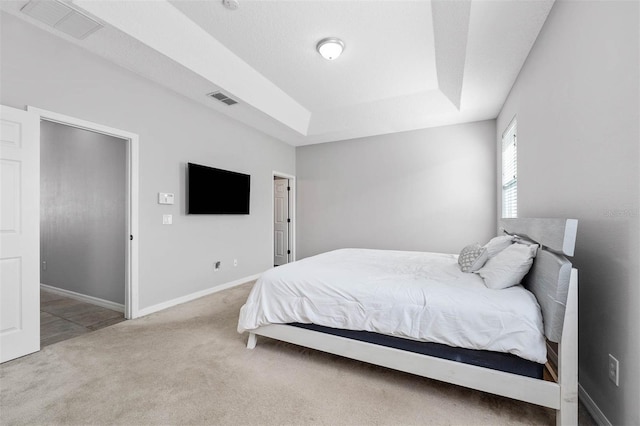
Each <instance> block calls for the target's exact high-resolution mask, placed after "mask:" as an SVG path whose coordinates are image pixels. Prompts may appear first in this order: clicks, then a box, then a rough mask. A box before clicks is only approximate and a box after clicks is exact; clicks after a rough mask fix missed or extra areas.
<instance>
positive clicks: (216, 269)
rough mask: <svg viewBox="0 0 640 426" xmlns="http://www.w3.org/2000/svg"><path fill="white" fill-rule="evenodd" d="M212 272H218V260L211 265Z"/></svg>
mask: <svg viewBox="0 0 640 426" xmlns="http://www.w3.org/2000/svg"><path fill="white" fill-rule="evenodd" d="M213 270H214V271H215V272H218V271H219V270H220V261H219V260H218V261H217V262H216V263H214V264H213Z"/></svg>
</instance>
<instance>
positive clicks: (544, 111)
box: [496, 1, 640, 425]
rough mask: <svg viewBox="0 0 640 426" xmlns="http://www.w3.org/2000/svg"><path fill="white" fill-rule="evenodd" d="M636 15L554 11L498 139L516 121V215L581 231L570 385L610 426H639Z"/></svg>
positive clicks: (578, 5)
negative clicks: (616, 377) (555, 220)
mask: <svg viewBox="0 0 640 426" xmlns="http://www.w3.org/2000/svg"><path fill="white" fill-rule="evenodd" d="M639 4H640V3H638V2H616V1H611V2H602V1H595V2H587V1H584V2H572V1H556V3H555V5H554V7H553V9H552V10H551V13H550V15H549V17H548V19H547V22H546V24H545V26H544V27H543V29H542V31H541V33H540V36H539V37H538V40H537V41H536V43H535V45H534V47H533V50H532V51H531V53H530V55H529V58H528V59H527V62H526V63H525V65H524V68H523V69H522V71H521V73H520V75H519V77H518V79H517V81H516V83H515V86H514V87H513V89H512V91H511V94H510V95H509V97H508V100H507V102H506V104H505V105H504V107H503V109H502V112H501V113H500V115H499V117H498V120H497V129H496V130H497V135H498V139H499V138H500V134H501V132H502V131H503V130H504V128H505V127H506V126H507V125H508V123H509V121H510V120H511V118H512V117H513V116H514V115H515V114H517V117H518V142H519V145H518V213H519V215H520V216H522V217H527V216H550V217H553V216H559V217H563V216H569V217H576V218H578V219H579V225H578V239H577V247H576V256H575V258H574V264H575V266H577V268H578V269H579V316H580V319H579V324H580V325H579V342H580V348H579V357H580V360H579V374H580V378H579V380H580V384H581V385H582V386H583V387H584V389H585V390H586V392H587V393H588V394H589V396H590V397H591V398H592V399H593V400H594V401H595V403H596V404H597V405H598V407H599V408H600V409H601V410H602V412H603V413H604V414H605V416H606V417H607V418H608V419H609V421H611V422H612V423H613V424H616V425H622V424H624V425H638V424H640V408H639V407H640V404H638V402H640V392H639V389H638V386H639V377H640V367H639V363H638V354H639V353H640V343H639V341H640V338H639V336H640V333H638V324H640V289H639V286H638V284H639V268H640V265H639V258H640V252H639V250H638V240H639V234H638V233H639V226H638V225H639V219H640V217H639V204H638V199H639V180H640V177H639V170H638V169H639V150H638V146H639V140H640V133H639V130H638V126H639V125H638V122H639V120H638V118H639V114H640V110H639V107H638V102H639V99H640V97H639V93H640V92H639V89H640V87H639V59H640V58H639V57H638V52H639V50H640V49H639V45H638V43H639V38H640V37H639V35H640V34H639V27H638V17H639V12H640V11H639ZM498 176H500V174H499V173H498ZM609 353H611V354H613V355H614V356H615V357H616V358H618V360H619V361H620V387H616V386H615V385H614V384H613V383H612V382H610V381H609V379H608V378H607V357H608V354H609Z"/></svg>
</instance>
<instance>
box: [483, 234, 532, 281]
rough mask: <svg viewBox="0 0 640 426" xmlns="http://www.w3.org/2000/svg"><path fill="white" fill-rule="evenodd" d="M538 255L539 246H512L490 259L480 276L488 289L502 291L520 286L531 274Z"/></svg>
mask: <svg viewBox="0 0 640 426" xmlns="http://www.w3.org/2000/svg"><path fill="white" fill-rule="evenodd" d="M536 254H538V245H537V244H535V245H528V244H511V245H510V246H509V247H507V248H505V249H504V250H502V251H501V252H500V253H498V254H497V255H496V256H495V257H492V258H491V259H489V260H488V261H487V263H486V265H484V267H483V268H482V269H480V270H479V271H478V274H479V275H480V276H481V277H482V279H483V280H484V283H485V285H486V286H487V287H489V288H491V289H494V290H501V289H505V288H509V287H513V286H514V285H518V284H520V282H521V281H522V279H523V278H524V276H525V275H527V273H528V272H529V269H530V268H531V265H533V259H534V258H535V257H536Z"/></svg>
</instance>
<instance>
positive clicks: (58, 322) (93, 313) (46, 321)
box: [40, 289, 124, 347]
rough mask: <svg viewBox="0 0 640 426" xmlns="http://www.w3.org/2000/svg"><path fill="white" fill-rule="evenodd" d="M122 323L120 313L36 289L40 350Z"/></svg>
mask: <svg viewBox="0 0 640 426" xmlns="http://www.w3.org/2000/svg"><path fill="white" fill-rule="evenodd" d="M121 321H124V315H123V314H122V312H117V311H112V310H111V309H106V308H103V307H101V306H96V305H92V304H90V303H85V302H81V301H79V300H75V299H71V298H69V297H65V296H61V295H58V294H55V293H52V292H49V291H46V290H43V289H41V290H40V347H45V346H48V345H51V344H53V343H57V342H61V341H63V340H67V339H71V338H74V337H77V336H80V335H82V334H85V333H90V332H92V331H95V330H99V329H101V328H104V327H108V326H110V325H113V324H117V323H119V322H121Z"/></svg>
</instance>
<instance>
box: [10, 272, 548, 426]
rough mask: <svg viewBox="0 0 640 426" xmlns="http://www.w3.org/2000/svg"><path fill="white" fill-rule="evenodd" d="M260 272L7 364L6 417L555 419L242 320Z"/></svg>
mask: <svg viewBox="0 0 640 426" xmlns="http://www.w3.org/2000/svg"><path fill="white" fill-rule="evenodd" d="M250 288H251V287H250V283H249V284H245V285H242V286H239V287H235V288H232V289H229V290H225V291H221V292H219V293H215V294H212V295H210V296H207V297H203V298H201V299H198V300H194V301H192V302H189V303H185V304H183V305H180V306H176V307H173V308H170V309H167V310H164V311H161V312H158V313H155V314H152V315H148V316H146V317H143V318H139V319H136V320H131V321H125V322H121V323H119V324H116V325H113V326H110V327H107V328H103V329H101V330H98V331H95V332H93V333H90V334H85V335H82V336H80V337H76V338H74V339H71V340H66V341H64V342H60V343H56V344H53V345H50V346H47V347H45V348H43V349H42V350H41V351H40V352H38V353H35V354H32V355H28V356H25V357H23V358H20V359H17V360H13V361H10V362H7V363H4V364H2V365H1V366H0V423H1V424H3V425H40V424H60V425H62V424H69V425H101V424H110V425H116V424H117V425H147V424H155V425H213V424H221V425H270V424H274V425H275V424H278V425H305V424H318V425H337V424H346V425H399V424H403V425H405V424H406V425H414V424H415V425H418V424H430V425H503V424H504V425H507V424H508V425H551V424H555V413H554V411H553V410H550V409H546V408H543V407H538V406H535V405H531V404H527V403H523V402H518V401H513V400H510V399H508V398H502V397H498V396H494V395H489V394H486V393H483V392H478V391H473V390H469V389H465V388H461V387H458V386H453V385H449V384H446V383H440V382H437V381H433V380H429V379H424V378H420V377H416V376H412V375H409V374H405V373H401V372H397V371H392V370H389V369H385V368H382V367H377V366H373V365H369V364H365V363H361V362H357V361H352V360H348V359H344V358H341V357H337V356H334V355H330V354H326V353H322V352H318V351H314V350H310V349H304V348H300V347H297V346H293V345H289V344H286V343H282V342H276V341H273V340H269V339H266V338H259V340H258V346H257V347H256V348H255V349H254V350H247V349H246V347H245V344H246V338H247V337H246V335H240V334H238V333H237V332H236V325H237V318H238V311H239V309H240V306H242V304H243V303H244V301H245V299H246V297H247V295H248V292H249V290H250Z"/></svg>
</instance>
